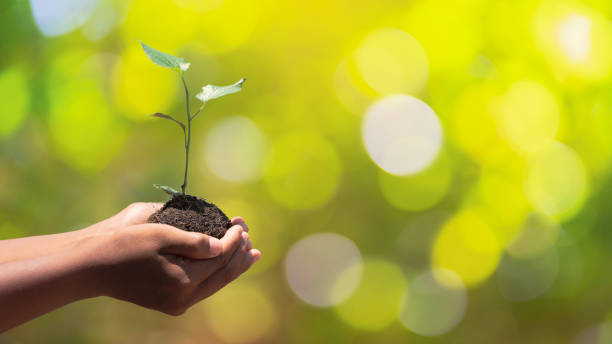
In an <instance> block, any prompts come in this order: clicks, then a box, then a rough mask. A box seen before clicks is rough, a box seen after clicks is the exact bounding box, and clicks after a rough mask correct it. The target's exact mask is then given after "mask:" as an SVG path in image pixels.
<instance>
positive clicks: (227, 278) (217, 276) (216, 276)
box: [194, 243, 252, 303]
mask: <svg viewBox="0 0 612 344" xmlns="http://www.w3.org/2000/svg"><path fill="white" fill-rule="evenodd" d="M250 252H251V251H250V250H246V243H245V245H242V246H241V247H240V248H239V249H238V250H236V252H235V253H234V255H233V256H232V259H231V260H230V261H229V263H227V265H225V266H223V267H222V268H221V269H219V270H217V271H216V272H215V273H213V274H212V275H211V276H210V277H209V278H207V279H206V280H204V281H203V282H202V283H201V284H200V285H199V286H198V289H197V290H196V292H195V294H194V303H197V302H199V301H201V300H203V299H205V298H207V297H209V296H210V295H212V294H214V293H216V292H217V291H218V290H219V289H221V288H223V287H224V286H226V285H227V284H228V283H230V282H231V281H233V280H235V279H236V278H238V276H240V275H241V274H242V273H243V272H245V271H246V270H247V269H248V266H247V265H249V264H248V263H249V261H248V260H246V259H245V258H248V257H249V255H250V254H251V253H250ZM245 261H246V262H247V264H245ZM251 264H252V263H251ZM249 266H250V265H249Z"/></svg>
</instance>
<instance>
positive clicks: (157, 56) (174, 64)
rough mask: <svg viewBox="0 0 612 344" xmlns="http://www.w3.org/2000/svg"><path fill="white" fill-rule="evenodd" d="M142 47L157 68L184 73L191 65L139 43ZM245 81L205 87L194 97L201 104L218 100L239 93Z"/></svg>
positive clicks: (243, 79) (182, 59)
mask: <svg viewBox="0 0 612 344" xmlns="http://www.w3.org/2000/svg"><path fill="white" fill-rule="evenodd" d="M140 44H141V45H142V49H143V50H144V52H145V54H146V55H147V56H148V57H149V59H151V61H153V63H155V64H156V65H158V66H161V67H165V68H178V69H180V70H181V71H183V72H185V71H186V70H187V69H188V68H189V66H190V65H191V64H190V63H189V62H187V61H185V59H184V58H182V57H175V56H172V55H169V54H166V53H162V52H161V51H158V50H155V49H153V48H151V47H150V46H148V45H146V44H144V43H143V42H140ZM245 81H246V79H245V78H242V79H240V80H238V82H236V83H235V84H233V85H229V86H215V85H206V86H204V87H202V91H201V92H200V93H198V94H197V95H196V98H198V99H199V100H200V101H202V103H206V102H207V101H209V100H211V99H216V98H220V97H223V96H226V95H228V94H232V93H236V92H240V91H241V90H242V84H244V82H245Z"/></svg>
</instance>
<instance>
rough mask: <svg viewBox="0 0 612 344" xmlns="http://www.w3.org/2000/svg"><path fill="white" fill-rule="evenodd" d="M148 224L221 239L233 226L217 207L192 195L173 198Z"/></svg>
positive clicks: (152, 216) (150, 218)
mask: <svg viewBox="0 0 612 344" xmlns="http://www.w3.org/2000/svg"><path fill="white" fill-rule="evenodd" d="M147 222H149V223H163V224H167V225H171V226H174V227H177V228H180V229H184V230H186V231H190V232H200V233H204V234H207V235H210V236H213V237H215V238H219V239H220V238H222V237H223V235H224V234H225V232H226V231H227V230H228V229H229V228H230V227H231V226H232V223H231V221H230V219H229V218H228V217H227V216H226V215H225V214H224V213H223V211H221V209H219V208H218V207H217V206H216V205H214V204H212V203H208V202H206V201H205V200H203V199H201V198H198V197H195V196H190V195H177V196H174V197H172V199H171V200H169V201H168V202H166V204H164V206H163V207H162V208H161V209H160V210H158V211H157V212H155V213H154V214H153V215H151V217H149V219H148V220H147Z"/></svg>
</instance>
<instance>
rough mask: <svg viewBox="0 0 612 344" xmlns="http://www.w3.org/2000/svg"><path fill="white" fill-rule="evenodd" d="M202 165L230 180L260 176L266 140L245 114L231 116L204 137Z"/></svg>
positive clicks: (249, 179) (245, 179)
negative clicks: (204, 147) (203, 159)
mask: <svg viewBox="0 0 612 344" xmlns="http://www.w3.org/2000/svg"><path fill="white" fill-rule="evenodd" d="M205 144H206V149H205V161H206V166H208V168H209V169H210V170H211V171H212V172H213V173H214V174H215V175H216V176H218V177H220V178H222V179H225V180H227V181H230V182H247V181H252V180H255V179H257V178H259V177H260V176H261V169H262V162H263V159H264V156H265V154H266V152H267V147H268V143H267V140H266V138H265V137H264V135H263V134H262V133H261V131H260V130H259V128H257V126H256V125H255V124H254V123H253V122H251V121H250V120H249V119H248V118H246V117H243V116H233V117H230V118H227V119H224V120H223V121H221V122H220V123H218V124H217V125H216V126H214V127H213V128H212V129H211V130H210V131H209V132H208V135H207V137H206V143H205Z"/></svg>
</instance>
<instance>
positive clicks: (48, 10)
mask: <svg viewBox="0 0 612 344" xmlns="http://www.w3.org/2000/svg"><path fill="white" fill-rule="evenodd" d="M98 2H99V0H54V1H48V0H30V7H31V9H32V16H33V17H34V22H35V23H36V26H37V27H38V29H39V30H40V32H42V34H43V35H45V36H51V37H52V36H60V35H63V34H65V33H68V32H70V31H72V30H74V29H76V28H78V27H79V26H81V25H83V24H84V23H85V22H86V21H87V20H88V19H89V17H90V16H91V15H92V14H93V13H94V10H95V9H96V7H97V6H98Z"/></svg>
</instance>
